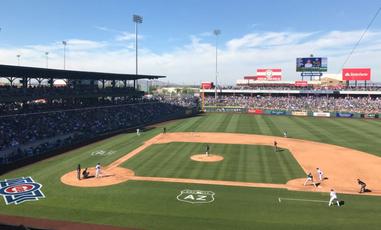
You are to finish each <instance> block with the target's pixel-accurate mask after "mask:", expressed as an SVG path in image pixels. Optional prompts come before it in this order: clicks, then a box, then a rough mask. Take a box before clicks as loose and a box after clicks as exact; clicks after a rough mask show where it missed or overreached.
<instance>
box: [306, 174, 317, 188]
mask: <svg viewBox="0 0 381 230" xmlns="http://www.w3.org/2000/svg"><path fill="white" fill-rule="evenodd" d="M308 181H311V183H312V184H313V185H314V186H315V187H317V186H316V183H315V182H314V177H313V176H312V173H310V172H309V173H308V174H307V179H306V181H304V186H306V185H307V182H308Z"/></svg>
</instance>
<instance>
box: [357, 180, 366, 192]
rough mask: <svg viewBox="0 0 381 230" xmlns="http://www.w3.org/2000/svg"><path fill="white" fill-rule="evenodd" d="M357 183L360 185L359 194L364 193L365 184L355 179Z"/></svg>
mask: <svg viewBox="0 0 381 230" xmlns="http://www.w3.org/2000/svg"><path fill="white" fill-rule="evenodd" d="M357 183H358V184H359V185H360V192H359V193H363V192H365V191H366V184H365V182H364V181H361V180H360V179H357Z"/></svg>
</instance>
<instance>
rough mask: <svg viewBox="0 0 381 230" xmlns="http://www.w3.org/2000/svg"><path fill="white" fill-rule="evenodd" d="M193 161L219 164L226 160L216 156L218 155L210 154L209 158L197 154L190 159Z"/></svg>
mask: <svg viewBox="0 0 381 230" xmlns="http://www.w3.org/2000/svg"><path fill="white" fill-rule="evenodd" d="M190 159H191V160H193V161H200V162H218V161H222V160H223V159H224V157H223V156H220V155H216V154H209V155H208V156H207V155H206V154H205V153H204V154H196V155H193V156H191V157H190Z"/></svg>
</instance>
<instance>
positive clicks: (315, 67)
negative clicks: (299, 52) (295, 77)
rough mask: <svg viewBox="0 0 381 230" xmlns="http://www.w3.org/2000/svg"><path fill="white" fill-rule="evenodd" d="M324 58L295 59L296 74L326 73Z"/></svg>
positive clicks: (325, 60)
mask: <svg viewBox="0 0 381 230" xmlns="http://www.w3.org/2000/svg"><path fill="white" fill-rule="evenodd" d="M327 69H328V66H327V58H326V57H308V58H297V59H296V72H327Z"/></svg>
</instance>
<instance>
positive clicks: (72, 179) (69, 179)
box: [61, 167, 135, 187]
mask: <svg viewBox="0 0 381 230" xmlns="http://www.w3.org/2000/svg"><path fill="white" fill-rule="evenodd" d="M87 170H88V172H89V173H90V174H89V175H90V176H89V178H86V179H83V178H81V179H80V180H78V178H77V171H72V172H69V173H67V174H65V175H63V176H62V177H61V181H62V182H63V183H65V184H67V185H71V186H78V187H102V186H109V185H114V184H119V183H122V182H126V181H127V180H128V179H129V178H130V177H131V176H134V175H135V173H134V171H132V170H130V169H126V168H121V167H114V168H109V169H104V170H101V173H100V174H99V177H98V178H96V177H95V168H88V169H87Z"/></svg>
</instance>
